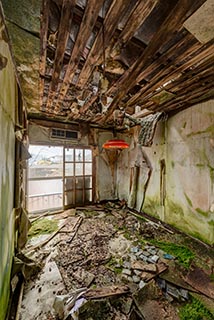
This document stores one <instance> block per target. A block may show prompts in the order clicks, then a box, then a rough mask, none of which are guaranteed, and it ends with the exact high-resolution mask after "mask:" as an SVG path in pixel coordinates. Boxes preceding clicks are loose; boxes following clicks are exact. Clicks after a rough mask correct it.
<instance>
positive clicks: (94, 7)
mask: <svg viewBox="0 0 214 320" xmlns="http://www.w3.org/2000/svg"><path fill="white" fill-rule="evenodd" d="M103 1H104V0H101V1H97V0H89V1H87V5H86V8H85V11H84V15H83V18H82V22H81V25H80V28H79V32H78V35H77V39H76V41H75V45H74V48H73V50H72V53H71V57H70V60H69V63H68V66H67V69H66V73H65V76H64V79H63V84H62V86H61V88H60V92H59V95H58V97H57V101H56V106H55V112H58V110H59V109H60V101H62V100H63V99H64V97H65V96H66V94H67V92H68V89H69V87H70V83H71V81H72V79H73V76H74V73H75V71H76V69H77V67H78V64H79V61H80V58H81V56H82V54H83V50H84V48H85V47H86V44H87V42H88V39H89V37H90V35H91V32H92V30H93V28H94V26H95V23H96V20H97V17H98V14H99V11H100V9H101V8H102V5H103Z"/></svg>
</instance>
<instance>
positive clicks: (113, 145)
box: [103, 139, 129, 150]
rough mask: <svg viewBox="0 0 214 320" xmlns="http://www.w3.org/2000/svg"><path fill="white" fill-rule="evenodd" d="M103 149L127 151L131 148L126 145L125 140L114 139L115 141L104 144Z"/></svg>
mask: <svg viewBox="0 0 214 320" xmlns="http://www.w3.org/2000/svg"><path fill="white" fill-rule="evenodd" d="M103 148H104V149H108V150H109V149H110V150H111V149H120V150H122V149H127V148H129V144H128V143H126V142H125V141H124V140H122V139H120V140H119V139H114V140H108V141H106V142H105V143H104V144H103Z"/></svg>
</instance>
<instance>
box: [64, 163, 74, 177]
mask: <svg viewBox="0 0 214 320" xmlns="http://www.w3.org/2000/svg"><path fill="white" fill-rule="evenodd" d="M73 175H74V164H73V163H65V176H73Z"/></svg>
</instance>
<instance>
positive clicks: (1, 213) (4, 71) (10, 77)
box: [0, 15, 17, 320]
mask: <svg viewBox="0 0 214 320" xmlns="http://www.w3.org/2000/svg"><path fill="white" fill-rule="evenodd" d="M1 56H3V57H5V58H6V59H7V63H6V66H5V67H4V68H0V88H3V89H1V90H0V150H1V152H0V164H1V165H0V188H1V189H0V319H2V320H3V319H4V318H5V316H6V312H7V306H8V299H9V293H10V272H11V265H12V257H13V250H14V239H13V238H14V219H13V218H14V217H13V200H14V165H15V164H14V158H15V135H14V121H15V108H16V106H17V85H16V80H15V75H14V69H13V63H12V60H11V56H10V51H9V46H8V42H7V38H6V33H5V29H4V25H3V22H2V19H1V15H0V57H1Z"/></svg>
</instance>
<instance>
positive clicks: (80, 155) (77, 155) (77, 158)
mask: <svg viewBox="0 0 214 320" xmlns="http://www.w3.org/2000/svg"><path fill="white" fill-rule="evenodd" d="M75 161H79V162H82V161H83V150H82V149H76V150H75Z"/></svg>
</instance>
